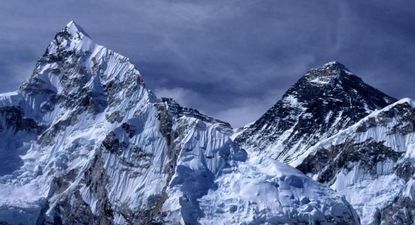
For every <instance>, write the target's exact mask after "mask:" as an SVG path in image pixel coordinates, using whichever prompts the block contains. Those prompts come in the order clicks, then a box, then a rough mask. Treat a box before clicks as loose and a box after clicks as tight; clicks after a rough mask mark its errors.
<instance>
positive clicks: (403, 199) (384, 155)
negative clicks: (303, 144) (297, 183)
mask: <svg viewBox="0 0 415 225" xmlns="http://www.w3.org/2000/svg"><path fill="white" fill-rule="evenodd" d="M414 107H415V104H414V102H413V101H412V100H410V99H402V100H399V101H398V102H396V103H394V104H391V105H389V106H387V107H385V108H384V109H382V110H378V111H376V112H373V113H372V114H370V115H368V116H367V117H365V118H364V119H362V120H361V121H359V122H358V123H356V124H355V125H353V126H351V127H350V128H347V129H345V130H343V131H341V132H339V133H338V134H336V135H334V136H332V137H330V138H328V139H326V140H323V141H321V142H319V143H318V144H316V145H315V146H313V147H311V148H309V149H308V150H307V152H306V153H305V154H304V155H303V156H302V158H301V159H298V160H297V161H296V162H293V165H294V166H297V168H299V169H300V170H302V171H304V172H305V173H308V174H309V175H310V176H313V177H314V178H315V179H316V180H318V181H320V182H322V183H326V184H327V185H330V186H331V188H333V189H334V190H336V191H338V192H339V193H341V194H344V195H345V196H346V199H347V200H348V201H349V202H350V203H351V204H352V205H353V206H354V208H355V209H356V211H357V212H358V214H359V215H360V218H361V220H362V224H380V223H382V224H412V223H413V218H414V216H415V211H414V208H413V206H414V205H415V201H414V197H415V192H413V190H414V188H415V186H413V185H414V178H413V174H414V172H415V158H414V156H415V154H414V153H415V152H414V151H415V120H414V119H415V108H414Z"/></svg>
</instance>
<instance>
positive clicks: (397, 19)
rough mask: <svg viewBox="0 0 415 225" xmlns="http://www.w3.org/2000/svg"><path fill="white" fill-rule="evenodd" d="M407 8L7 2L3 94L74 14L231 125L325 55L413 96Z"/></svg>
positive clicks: (1, 33) (150, 78) (326, 3)
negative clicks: (230, 122)
mask: <svg viewBox="0 0 415 225" xmlns="http://www.w3.org/2000/svg"><path fill="white" fill-rule="evenodd" d="M414 7H415V2H413V1H410V0H397V1H394V2H391V1H381V2H379V1H374V0H368V1H360V0H351V1H330V0H320V1H308V0H299V1H296V2H295V3H293V2H292V1H268V0H264V1H240V0H230V1H220V0H212V1H189V0H179V1H171V0H160V1H154V0H140V1H136V0H123V1H115V0H103V1H100V4H96V1H92V0H85V1H82V3H79V1H75V0H68V1H54V0H44V1H34V0H28V1H12V0H4V1H2V4H1V5H0V12H2V13H1V14H0V20H1V21H2V23H0V81H2V82H0V92H2V91H6V90H10V89H13V88H17V86H18V83H20V82H21V81H23V80H24V79H25V78H26V77H28V76H30V74H27V75H26V76H25V75H23V74H24V73H29V71H30V70H31V69H30V70H29V69H25V68H26V67H28V66H30V64H32V65H34V63H35V61H36V60H37V58H38V57H39V56H40V55H41V54H42V53H43V51H44V49H45V48H46V46H47V45H48V43H49V41H50V40H52V38H53V36H54V33H56V32H57V31H58V30H60V29H61V28H62V27H63V26H64V25H65V24H66V23H67V22H68V21H69V20H72V19H74V20H75V21H77V22H78V23H79V24H81V26H83V27H84V29H85V30H86V31H87V32H88V33H89V34H90V35H91V36H92V38H93V39H95V40H96V41H97V42H98V43H100V44H103V45H105V46H107V47H108V48H111V49H113V50H115V51H117V52H119V53H121V54H123V55H125V56H127V57H129V58H130V59H131V61H132V62H134V63H135V64H136V65H137V67H138V69H139V70H140V72H141V73H142V74H143V77H144V79H145V81H146V83H147V84H148V86H149V87H150V88H152V89H154V90H156V92H157V91H158V92H161V93H164V94H165V95H167V94H169V95H172V96H176V97H177V98H179V102H180V103H181V104H185V105H188V106H191V107H195V108H198V109H199V110H200V111H202V112H205V113H207V114H209V115H212V116H218V117H220V118H221V119H226V120H231V121H232V123H233V125H234V126H239V125H240V124H243V123H247V122H250V121H251V120H253V119H255V117H258V116H259V115H260V114H261V112H260V111H261V110H262V111H265V109H266V108H267V107H268V106H270V104H272V103H273V102H275V101H276V100H277V98H278V97H279V96H280V95H281V93H283V92H284V91H285V90H286V89H288V88H289V86H290V85H291V84H293V83H294V82H295V81H296V80H297V79H298V78H299V77H300V76H301V75H302V74H304V73H305V72H306V71H307V70H308V69H309V68H311V67H317V66H320V65H321V64H323V63H325V62H327V61H332V60H338V61H340V62H342V63H344V64H345V65H346V66H347V67H348V68H350V69H351V70H352V71H353V72H355V73H356V74H358V75H360V76H361V77H362V78H363V79H364V80H366V81H367V82H368V83H370V84H373V85H374V86H375V87H377V88H379V89H381V90H384V91H385V92H386V93H389V94H391V95H393V96H397V97H404V96H409V97H415V93H414V92H413V87H412V84H413V83H415V76H413V74H415V67H414V66H412V65H413V63H412V60H413V58H415V42H413V37H414V35H415V30H414V29H412V27H413V25H412V21H414V20H415V14H414V13H413V10H412V9H413V8H414ZM10 78H11V79H10ZM263 99H266V101H264V100H263ZM251 104H254V105H257V106H258V107H256V108H252V107H250V105H251ZM238 112H239V114H240V116H238V119H235V118H236V117H233V116H232V114H233V113H238Z"/></svg>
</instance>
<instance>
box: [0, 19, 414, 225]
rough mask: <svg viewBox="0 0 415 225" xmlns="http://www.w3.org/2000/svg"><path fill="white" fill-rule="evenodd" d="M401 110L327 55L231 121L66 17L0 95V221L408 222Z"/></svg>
mask: <svg viewBox="0 0 415 225" xmlns="http://www.w3.org/2000/svg"><path fill="white" fill-rule="evenodd" d="M252 107H255V106H252ZM235 116H238V115H237V114H236V115H235ZM414 123H415V110H414V103H413V102H412V100H410V99H403V100H399V101H398V100H397V99H395V98H393V97H390V96H388V95H386V94H384V93H382V92H381V91H379V90H377V89H375V88H373V87H370V86H369V85H367V84H365V83H364V82H363V81H362V80H361V79H360V78H359V77H357V76H356V75H354V74H353V73H352V72H351V71H349V70H348V69H347V68H346V67H345V66H344V65H342V64H340V63H338V62H330V63H327V64H325V65H323V66H322V67H320V68H316V69H311V70H310V71H309V72H307V73H306V74H305V75H304V76H303V77H301V78H300V80H299V81H298V82H297V83H296V84H295V85H294V86H293V87H292V88H290V89H289V90H288V91H287V92H286V93H285V94H284V95H283V97H282V99H281V100H279V101H278V102H277V103H276V104H275V105H274V106H273V107H272V108H270V109H269V110H268V111H267V112H265V114H264V115H263V116H262V117H260V118H259V119H258V120H257V121H255V122H254V123H252V124H249V125H247V126H245V127H242V128H239V129H233V128H232V127H231V126H230V125H229V123H227V122H226V121H220V120H218V119H215V118H212V117H209V116H207V115H204V114H202V113H200V112H199V111H197V110H195V109H190V108H185V107H182V106H180V105H179V104H178V103H177V102H175V100H174V99H171V98H162V99H159V98H157V97H156V96H155V95H154V94H153V92H152V91H151V90H149V89H148V88H147V87H146V86H145V81H144V80H143V78H142V76H141V75H140V73H139V72H138V70H137V69H136V68H135V67H134V65H133V64H131V63H130V62H129V59H128V58H126V57H124V56H122V55H120V54H118V53H115V52H113V51H112V50H109V49H107V48H105V47H103V46H100V45H98V44H96V43H94V41H93V40H92V39H91V37H89V35H88V34H87V33H86V32H85V31H84V30H83V29H82V28H81V27H80V26H79V25H77V24H76V23H75V22H72V21H71V22H70V23H69V24H68V25H66V26H65V27H64V28H63V30H62V31H60V32H58V33H57V34H56V35H55V37H54V38H53V40H52V42H51V43H50V45H49V46H48V47H47V49H46V51H45V53H44V54H43V55H42V57H40V59H39V60H38V62H37V63H36V67H35V69H34V70H33V74H32V75H31V77H30V78H29V79H28V80H27V82H25V83H24V84H23V85H22V86H21V87H20V88H19V90H17V91H16V92H11V93H5V94H1V95H0V134H1V135H0V160H1V161H2V162H5V163H4V164H2V165H1V166H0V223H3V224H24V225H26V224H27V225H29V224H37V225H40V224H284V223H286V224H360V223H361V224H410V223H412V222H413V221H414V207H413V206H415V202H414V201H413V198H414V195H415V192H414V190H415V189H414V187H413V183H414V181H413V178H412V176H413V173H414V172H415V165H414V163H415V162H414V160H413V157H414V156H413V155H414V154H413V152H412V150H413V149H414V147H415V145H414V144H415V140H414V135H413V134H414V131H415V130H414V129H415V124H414ZM293 167H296V168H297V169H298V170H297V169H294V168H293ZM300 171H302V172H300ZM303 173H304V174H303ZM359 217H360V219H359Z"/></svg>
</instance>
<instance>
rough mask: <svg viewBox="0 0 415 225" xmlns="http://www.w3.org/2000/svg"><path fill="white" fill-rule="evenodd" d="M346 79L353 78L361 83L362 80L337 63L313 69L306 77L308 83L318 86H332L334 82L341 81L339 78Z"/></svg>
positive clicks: (329, 63)
mask: <svg viewBox="0 0 415 225" xmlns="http://www.w3.org/2000/svg"><path fill="white" fill-rule="evenodd" d="M344 77H350V78H351V77H353V78H354V80H359V81H361V79H360V78H359V77H357V76H355V75H353V73H351V72H350V70H349V69H347V67H346V66H345V65H343V64H341V63H339V62H337V61H332V62H328V63H325V64H323V65H322V66H320V67H318V68H313V69H311V70H309V71H308V72H307V73H306V74H305V76H304V78H305V79H306V81H307V83H311V84H313V85H317V86H323V85H327V84H331V83H333V81H336V80H339V79H338V78H344Z"/></svg>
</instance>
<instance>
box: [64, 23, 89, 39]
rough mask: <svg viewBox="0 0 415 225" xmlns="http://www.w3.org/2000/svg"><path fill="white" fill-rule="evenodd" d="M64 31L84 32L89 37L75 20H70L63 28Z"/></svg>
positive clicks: (72, 32)
mask: <svg viewBox="0 0 415 225" xmlns="http://www.w3.org/2000/svg"><path fill="white" fill-rule="evenodd" d="M63 31H64V32H67V33H69V34H72V35H75V34H83V35H84V36H87V37H89V35H88V34H87V33H86V32H85V30H84V29H83V28H82V27H81V26H80V25H79V24H77V23H76V22H75V21H73V20H71V21H69V23H68V24H66V26H65V27H64V28H63Z"/></svg>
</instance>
